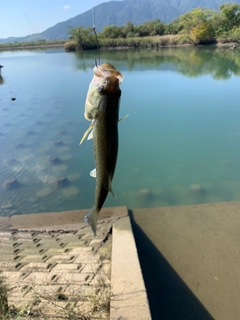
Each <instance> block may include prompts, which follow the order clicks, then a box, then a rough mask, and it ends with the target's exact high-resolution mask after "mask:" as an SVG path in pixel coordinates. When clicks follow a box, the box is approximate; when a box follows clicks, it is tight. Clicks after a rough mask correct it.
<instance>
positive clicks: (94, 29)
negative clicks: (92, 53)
mask: <svg viewBox="0 0 240 320" xmlns="http://www.w3.org/2000/svg"><path fill="white" fill-rule="evenodd" d="M92 22H93V26H92V29H93V33H94V34H95V37H96V43H97V51H98V65H99V66H100V47H99V42H98V36H97V32H96V27H95V23H94V15H93V8H92ZM95 66H96V67H97V59H95Z"/></svg>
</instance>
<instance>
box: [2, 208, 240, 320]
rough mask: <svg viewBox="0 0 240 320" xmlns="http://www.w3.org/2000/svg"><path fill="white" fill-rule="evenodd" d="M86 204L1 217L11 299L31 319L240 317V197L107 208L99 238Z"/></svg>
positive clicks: (4, 270)
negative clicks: (87, 219)
mask: <svg viewBox="0 0 240 320" xmlns="http://www.w3.org/2000/svg"><path fill="white" fill-rule="evenodd" d="M85 213H86V210H76V211H68V212H60V213H59V212H58V213H42V214H34V215H20V216H12V217H11V218H4V217H2V218H0V230H1V232H0V270H2V278H3V279H4V281H5V283H6V285H7V288H8V291H7V295H8V304H9V305H15V306H16V307H19V306H21V305H23V306H25V307H22V310H25V315H24V319H26V317H29V319H31V315H33V314H34V312H37V311H38V312H39V310H41V312H42V314H40V315H39V317H38V319H59V318H61V319H64V317H65V319H68V318H66V310H68V312H69V310H72V314H70V315H71V316H73V315H75V314H78V315H79V316H80V315H81V314H82V315H83V316H85V317H86V316H88V318H86V319H109V318H110V319H122V320H123V319H166V320H168V319H193V320H195V319H223V320H225V319H226V320H234V319H236V320H237V319H240V271H239V265H240V202H231V203H217V204H206V205H194V206H176V207H161V208H151V209H136V210H133V211H131V210H127V208H126V207H118V208H105V209H103V210H102V213H101V215H100V217H99V218H100V219H99V223H98V238H97V239H94V238H93V237H92V234H91V231H90V230H89V227H88V226H86V224H84V223H81V222H80V221H82V217H83V216H84V214H85ZM135 241H136V242H135ZM33 297H34V298H35V301H31V300H32V298H33ZM52 297H54V299H55V300H54V301H53V299H52ZM56 297H57V298H58V299H57V300H56ZM74 297H75V298H76V297H78V299H77V300H78V301H76V299H75V300H74ZM109 297H110V298H109ZM50 298H51V299H50ZM109 299H110V308H109ZM52 302H54V303H52ZM31 303H32V304H31ZM34 303H35V304H34ZM28 304H29V306H28ZM99 306H101V308H100V307H99ZM24 308H25V309H24ZM108 310H110V314H109V311H108ZM75 311H76V313H74V312H75ZM26 312H28V315H27V313H26ZM44 312H45V315H44V317H43V314H44ZM68 316H69V314H68ZM32 318H33V316H32ZM72 319H75V318H72ZM79 319H85V318H83V317H82V318H79Z"/></svg>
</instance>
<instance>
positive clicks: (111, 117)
mask: <svg viewBox="0 0 240 320" xmlns="http://www.w3.org/2000/svg"><path fill="white" fill-rule="evenodd" d="M93 72H94V76H93V79H92V81H91V83H90V86H89V89H88V93H87V98H86V104H85V113H84V116H85V118H86V119H87V120H89V121H92V122H91V125H90V128H89V129H90V130H91V129H92V130H93V150H94V158H95V163H96V188H95V200H94V205H93V207H92V208H91V210H90V211H89V212H88V213H87V215H86V216H85V217H84V221H85V222H87V223H88V224H89V225H90V226H91V228H92V231H93V233H94V236H96V228H97V227H96V226H97V217H98V213H99V211H100V210H101V208H102V206H103V204H104V202H105V200H106V198H107V195H108V192H111V193H112V195H113V197H114V198H116V196H115V194H114V193H113V190H112V179H113V176H114V172H115V168H116V163H117V155H118V122H119V102H120V97H121V90H120V83H121V81H122V80H123V76H122V74H121V73H120V72H119V71H118V70H116V69H115V68H114V66H112V65H111V64H110V63H105V64H102V65H101V66H95V67H94V69H93ZM88 131H89V130H88ZM88 131H87V132H88ZM83 139H84V138H83ZM93 171H94V170H93ZM93 175H94V174H93Z"/></svg>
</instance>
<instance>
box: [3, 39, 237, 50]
mask: <svg viewBox="0 0 240 320" xmlns="http://www.w3.org/2000/svg"><path fill="white" fill-rule="evenodd" d="M66 42H67V41H66ZM66 42H65V43H66ZM65 43H64V42H63V43H57V44H42V45H31V46H24V45H22V46H8V45H6V46H3V45H0V51H7V50H10V51H13V50H19V49H21V50H24V49H47V48H64V45H65ZM210 45H211V46H215V47H227V48H228V47H236V46H240V44H239V43H238V42H222V41H219V42H216V43H210V44H199V45H195V44H193V43H182V44H180V43H178V44H174V43H172V44H171V43H168V44H163V45H158V49H159V48H169V47H170V48H171V47H203V46H204V47H207V46H210ZM101 49H103V50H128V49H136V48H132V47H127V46H125V47H123V46H119V47H101ZM137 49H144V48H141V47H139V48H137ZM153 49H156V47H153ZM76 51H78V50H76ZM83 51H90V50H89V49H88V50H83Z"/></svg>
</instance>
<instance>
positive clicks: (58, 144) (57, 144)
mask: <svg viewBox="0 0 240 320" xmlns="http://www.w3.org/2000/svg"><path fill="white" fill-rule="evenodd" d="M54 146H55V147H62V146H64V143H63V142H62V141H61V140H58V141H55V142H54Z"/></svg>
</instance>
